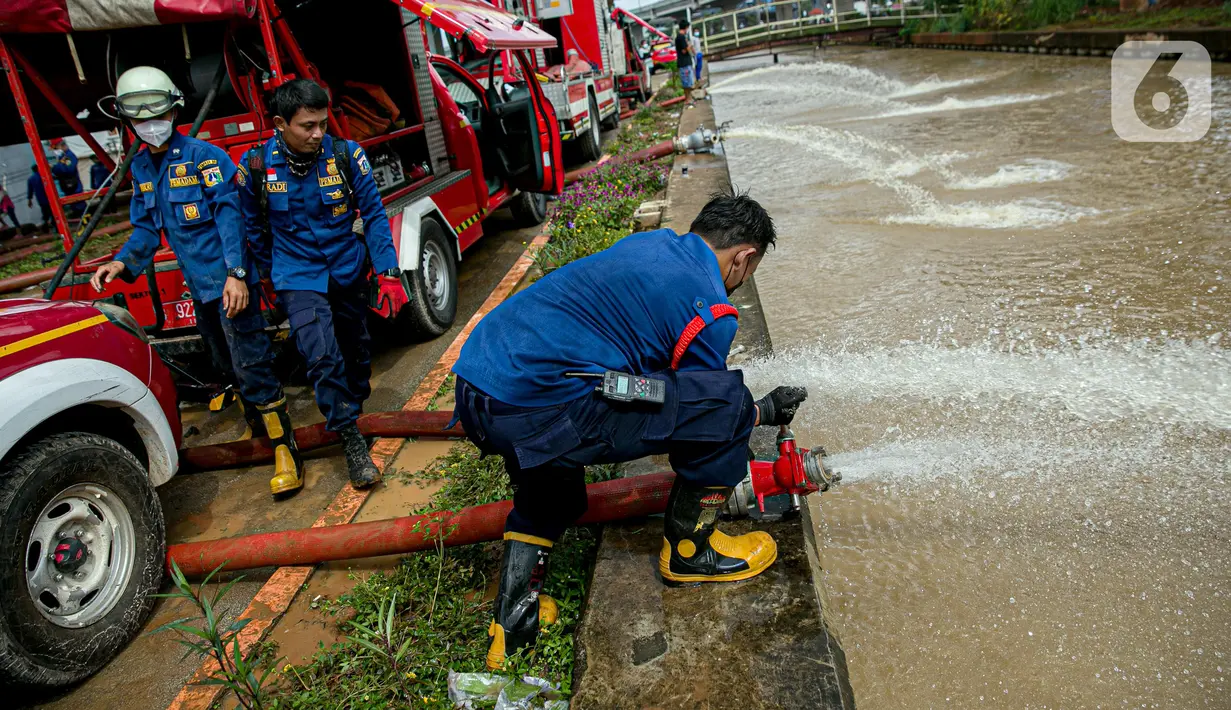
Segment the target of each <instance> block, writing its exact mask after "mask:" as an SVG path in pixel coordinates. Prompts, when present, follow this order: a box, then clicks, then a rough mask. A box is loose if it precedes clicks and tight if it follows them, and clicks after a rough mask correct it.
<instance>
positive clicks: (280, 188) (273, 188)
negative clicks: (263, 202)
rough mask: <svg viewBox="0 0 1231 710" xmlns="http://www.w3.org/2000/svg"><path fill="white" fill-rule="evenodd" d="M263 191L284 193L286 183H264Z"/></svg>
mask: <svg viewBox="0 0 1231 710" xmlns="http://www.w3.org/2000/svg"><path fill="white" fill-rule="evenodd" d="M265 190H266V191H267V192H286V183H285V182H267V183H265Z"/></svg>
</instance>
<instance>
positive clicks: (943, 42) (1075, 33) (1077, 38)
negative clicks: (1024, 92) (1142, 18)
mask: <svg viewBox="0 0 1231 710" xmlns="http://www.w3.org/2000/svg"><path fill="white" fill-rule="evenodd" d="M1133 40H1150V41H1155V40H1157V41H1166V40H1170V41H1188V42H1196V43H1198V44H1200V45H1201V46H1203V47H1205V49H1206V51H1207V52H1209V53H1210V58H1211V59H1215V60H1218V61H1231V28H1226V27H1208V28H1201V27H1196V28H1191V29H1170V30H1099V29H1091V30H1052V31H1038V30H1036V31H1033V32H952V33H950V32H919V33H916V34H913V35H911V36H910V38H909V39H908V40H907V43H908V44H909V45H910V46H914V47H927V48H932V49H971V50H982V51H986V52H1017V53H1029V54H1065V55H1073V56H1082V57H1086V56H1096V57H1099V56H1104V57H1110V56H1111V55H1112V54H1113V53H1114V52H1115V51H1116V47H1119V46H1120V45H1121V44H1123V43H1125V42H1129V41H1133Z"/></svg>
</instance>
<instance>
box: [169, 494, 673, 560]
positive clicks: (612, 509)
mask: <svg viewBox="0 0 1231 710" xmlns="http://www.w3.org/2000/svg"><path fill="white" fill-rule="evenodd" d="M674 480H675V474H674V473H670V472H667V473H655V474H650V475H647V476H633V477H632V478H617V479H615V480H611V481H604V482H602V483H592V484H590V485H589V486H586V492H587V494H588V496H589V503H590V506H589V509H588V510H587V512H586V514H585V516H583V517H582V519H581V520H580V521H579V522H578V524H586V523H606V522H611V521H613V520H623V519H625V518H635V517H638V516H644V515H653V514H655V513H661V512H663V510H665V509H666V507H667V496H668V495H670V493H671V484H672V482H673V481H674ZM512 507H513V502H512V501H508V500H505V501H500V502H499V503H488V504H486V505H478V506H474V507H471V508H463V509H462V510H460V511H458V512H456V513H451V512H439V513H429V514H427V515H411V516H407V517H404V518H393V519H390V520H377V521H373V522H369V523H351V524H349V525H331V526H324V527H318V528H304V529H300V530H286V531H282V532H271V533H261V534H259V535H245V536H242V537H233V538H228V539H224V540H204V541H201V542H190V543H184V544H180V545H171V546H170V547H168V548H167V567H168V568H170V566H171V560H175V562H176V564H178V565H179V568H180V569H181V570H182V571H183V572H184V574H185V575H187V576H189V577H200V576H203V575H205V574H207V573H209V572H210V571H211V570H213V569H215V568H217V567H218V566H219V565H223V564H225V565H226V566H225V567H224V569H226V570H227V571H233V570H242V569H253V568H256V567H270V566H280V567H281V566H287V565H311V564H317V563H319V562H329V561H332V560H352V559H358V558H361V557H377V556H379V555H394V554H402V553H406V552H415V551H418V550H428V549H431V548H433V547H435V546H436V544H437V540H438V539H439V538H440V537H441V536H443V538H444V539H443V543H444V545H445V546H447V547H452V546H454V545H470V544H473V543H476V542H486V541H488V540H498V539H500V537H501V536H502V535H503V534H504V519H505V517H506V516H508V514H509V511H510V510H511V509H512Z"/></svg>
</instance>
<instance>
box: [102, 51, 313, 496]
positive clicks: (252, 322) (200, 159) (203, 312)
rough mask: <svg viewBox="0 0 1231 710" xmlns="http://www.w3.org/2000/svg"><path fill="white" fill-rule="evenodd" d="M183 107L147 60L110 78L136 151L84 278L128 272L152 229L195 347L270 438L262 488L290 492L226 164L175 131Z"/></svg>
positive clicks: (299, 482) (277, 407)
mask: <svg viewBox="0 0 1231 710" xmlns="http://www.w3.org/2000/svg"><path fill="white" fill-rule="evenodd" d="M183 105H184V98H183V95H182V94H180V92H179V90H178V89H176V88H175V85H174V84H173V83H172V82H171V79H170V77H168V76H167V75H166V74H165V73H163V72H162V71H161V70H159V69H156V68H154V67H134V68H133V69H129V70H128V71H126V72H124V74H122V75H121V76H120V78H119V81H117V82H116V108H117V109H118V110H119V112H120V114H121V115H123V116H124V117H125V118H126V119H128V121H129V122H130V123H131V124H132V128H133V132H134V133H136V135H137V136H138V137H139V138H140V139H141V141H142V142H144V143H145V144H146V149H145V150H142V151H141V152H139V153H138V154H137V156H136V158H134V159H133V163H132V177H133V189H134V192H135V194H134V196H133V200H132V204H131V206H130V207H129V217H130V219H131V221H132V224H133V233H132V236H131V237H129V239H128V241H127V242H126V243H125V244H124V247H123V248H122V249H120V252H119V253H118V254H117V255H116V259H115V261H112V262H110V263H107V264H105V265H103V266H101V267H99V269H98V271H97V272H96V273H95V274H94V277H93V278H92V279H91V283H92V284H93V285H94V288H95V289H96V290H97V291H99V292H100V293H101V292H102V290H103V284H105V283H110V282H111V281H112V280H113V279H114V278H115V277H117V276H120V277H122V278H125V279H126V280H133V279H135V278H137V276H138V275H139V274H141V272H142V271H144V270H145V269H146V267H148V266H149V265H150V263H151V262H152V261H153V259H154V253H155V252H157V251H158V248H159V246H160V245H161V242H162V240H161V238H160V237H159V231H160V230H161V231H162V232H163V233H165V234H166V236H167V242H168V243H169V244H170V245H171V248H172V249H174V250H175V256H176V258H177V259H178V260H179V264H180V268H181V269H182V270H183V273H184V280H185V281H186V282H187V283H188V290H189V291H191V293H192V298H193V302H194V304H195V307H196V315H197V327H198V329H199V330H200V331H201V337H202V339H203V340H204V341H205V345H206V346H207V347H208V348H209V349H210V351H211V354H212V356H213V359H214V362H215V364H217V365H219V366H220V367H222V368H223V369H224V370H226V369H233V375H234V377H235V379H236V381H237V382H238V384H239V390H240V395H241V401H244V402H245V408H244V413H245V416H246V417H247V418H248V423H249V426H250V427H252V428H253V429H256V428H258V427H261V428H264V430H265V433H267V434H268V435H269V437H270V439H271V441H272V443H273V445H274V477H273V480H271V481H270V489H271V490H272V491H273V493H274V494H275V495H278V494H283V493H290V492H293V491H296V490H298V489H299V488H301V487H302V486H303V474H302V471H303V466H302V463H301V461H300V459H299V452H298V449H297V448H296V446H295V437H294V433H293V431H294V427H292V426H291V420H290V415H289V413H288V412H287V406H286V398H285V397H284V396H283V394H282V386H281V383H279V381H278V377H277V375H276V374H275V372H274V367H273V364H274V352H273V347H272V345H271V344H270V341H269V336H268V335H266V333H265V317H264V316H263V315H261V310H260V307H259V306H258V305H257V304H258V300H257V299H256V298H251V297H250V295H249V284H255V283H256V282H257V275H256V271H255V269H253V268H252V266H253V264H252V258H251V254H250V253H249V252H248V249H247V244H246V241H245V238H244V237H245V234H244V225H243V215H242V214H241V213H240V208H239V193H238V190H237V187H236V184H235V176H236V170H235V164H234V163H233V162H231V159H230V157H228V156H227V154H226V152H225V151H223V150H222V149H221V148H218V147H217V146H213V145H210V144H209V143H206V142H205V141H200V140H197V139H195V138H188V137H187V136H184V135H182V134H180V133H179V132H178V131H176V130H175V118H176V113H177V111H176V107H182V106H183Z"/></svg>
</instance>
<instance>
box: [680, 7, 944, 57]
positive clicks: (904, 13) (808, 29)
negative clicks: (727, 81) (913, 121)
mask: <svg viewBox="0 0 1231 710" xmlns="http://www.w3.org/2000/svg"><path fill="white" fill-rule="evenodd" d="M819 7H820V2H819V1H818V0H781V1H780V2H772V3H765V4H763V5H757V6H755V7H749V8H742V9H739V10H732V11H730V12H726V13H723V14H721V15H711V16H709V17H704V18H697V19H696V20H695V24H699V25H701V43H702V45H701V46H702V48H703V49H704V51H705V54H707V55H710V54H716V53H721V52H724V51H725V50H730V49H733V48H734V49H738V48H739V47H741V46H747V45H752V44H757V43H761V42H765V41H767V40H773V39H780V38H784V37H801V38H802V37H809V36H814V35H820V34H829V33H831V32H841V31H845V30H856V29H863V28H867V27H893V26H901V25H905V24H906V22H907V21H909V20H918V19H934V18H938V17H952V16H955V15H957V14H959V13H960V12H961V7H960V6H958V7H955V8H952V9H949V11H948V12H941V11H940V9H939V7H938V5H937V4H936V3H932V4H931V7H928V6H926V5H923V4H920V5H914V6H912V7H907V6H906V4H905V3H902V4H901V5H900V6H899V8H898V9H897V10H887V9H878V8H869V9H870V11H871V12H870V14H869V13H865V12H864V11H861V10H848V11H846V12H837V13H835V12H823V13H820V14H809V13H812V12H813V11H814V10H815V9H819ZM865 7H867V4H866V3H865ZM787 14H789V15H791V17H787V18H784V19H779V17H781V16H782V15H787ZM771 18H773V19H771ZM741 25H742V26H741ZM712 28H716V29H717V31H716V32H715V31H712ZM727 28H730V29H727Z"/></svg>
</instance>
